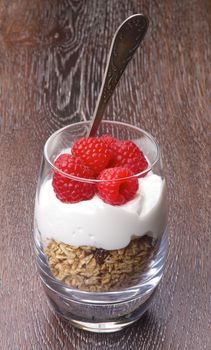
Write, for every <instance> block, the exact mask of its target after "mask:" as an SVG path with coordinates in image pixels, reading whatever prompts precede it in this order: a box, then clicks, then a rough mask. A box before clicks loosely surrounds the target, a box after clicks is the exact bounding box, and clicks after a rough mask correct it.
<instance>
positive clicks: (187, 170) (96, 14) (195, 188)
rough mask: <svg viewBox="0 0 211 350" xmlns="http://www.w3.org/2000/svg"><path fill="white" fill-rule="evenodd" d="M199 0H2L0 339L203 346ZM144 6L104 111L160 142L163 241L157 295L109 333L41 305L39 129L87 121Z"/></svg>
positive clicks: (205, 9)
mask: <svg viewBox="0 0 211 350" xmlns="http://www.w3.org/2000/svg"><path fill="white" fill-rule="evenodd" d="M210 5H211V3H210V2H209V1H205V0H183V1H182V0H154V1H153V0H124V1H123V0H121V1H118V0H117V1H112V0H107V1H104V0H98V1H97V0H88V1H85V0H81V1H77V0H75V1H70V0H58V1H56V0H55V1H51V0H48V1H47V0H30V1H29V0H11V1H9V0H8V1H7V0H0V130H1V136H0V219H1V221H0V222H1V230H0V235H1V238H0V349H3V350H10V349H12V350H13V349H14V350H20V349H21V350H22V349H35V350H39V349H48V350H51V349H52V350H57V349H68V350H72V349H77V350H83V349H92V350H94V349H102V350H106V349H124V350H129V349H131V350H132V349H134V350H139V349H144V350H148V349H149V350H158V349H165V350H167V349H168V350H170V349H173V350H174V349H182V350H184V349H188V350H201V349H210V348H211V345H210V344H211V339H210V335H211V332H210V330H211V328H210V326H211V325H210V319H209V311H210V305H209V293H210V289H209V282H208V281H210V280H211V274H210V265H211V254H210V246H211V241H210V225H209V214H210V208H209V205H208V204H209V203H208V191H209V181H208V173H209V171H208V170H209V169H208V152H209V143H208V129H209V128H210V123H209V118H210V111H208V90H209V86H208V78H209V73H210V62H211V57H210V51H211V46H210V37H211V32H210V28H209V24H210V23H211V18H210V14H211V6H210ZM137 12H143V13H144V14H146V15H148V16H149V19H150V27H149V31H148V34H147V37H146V39H145V41H144V42H143V44H142V48H141V49H139V50H138V52H137V54H136V56H135V58H134V59H133V61H132V62H131V64H130V66H129V67H128V69H127V72H126V74H125V75H124V77H123V79H122V80H121V82H120V85H119V87H118V90H117V91H116V93H115V95H114V96H113V98H112V101H111V103H110V106H109V108H108V109H107V112H106V118H110V119H115V120H122V121H127V122H130V123H133V124H136V125H137V126H141V127H142V128H144V129H146V130H147V131H149V132H151V133H152V134H153V135H154V136H155V137H156V138H157V139H158V140H159V142H160V144H161V147H162V149H163V155H164V165H165V174H166V178H167V183H168V191H169V192H168V194H169V237H170V247H169V255H168V260H167V265H166V270H165V274H164V278H163V280H162V282H161V284H160V287H159V289H158V293H157V295H156V298H155V300H154V303H153V305H152V307H151V308H150V310H149V311H148V312H147V313H146V314H145V316H144V317H143V318H142V319H141V320H140V321H138V322H137V323H136V324H134V325H133V326H131V327H129V328H127V329H126V330H124V331H122V332H120V333H115V334H112V335H102V334H91V333H87V332H84V331H81V330H77V329H74V328H72V327H71V326H70V325H69V324H68V322H65V321H63V320H62V319H60V318H59V317H57V316H55V315H54V314H53V313H52V312H51V310H50V309H49V306H48V304H47V299H46V297H45V295H44V292H43V290H42V287H41V284H40V281H39V279H38V274H37V271H36V266H35V255H34V252H33V239H32V230H33V207H34V195H35V189H36V181H37V177H38V171H39V164H40V160H41V156H42V149H43V145H44V142H45V140H46V138H47V137H48V136H49V135H50V134H51V133H52V132H53V131H55V130H56V129H58V128H60V127H62V126H64V125H67V124H69V123H72V122H75V121H79V120H84V119H89V118H90V116H91V115H92V112H93V109H94V105H95V102H96V98H97V94H98V92H99V88H100V83H101V80H102V75H103V71H104V68H105V63H106V57H107V53H108V49H109V46H110V43H111V38H112V35H113V34H114V31H115V29H116V28H117V26H118V25H119V24H120V23H121V22H122V21H123V20H124V19H125V18H126V17H127V16H128V15H131V14H133V13H137Z"/></svg>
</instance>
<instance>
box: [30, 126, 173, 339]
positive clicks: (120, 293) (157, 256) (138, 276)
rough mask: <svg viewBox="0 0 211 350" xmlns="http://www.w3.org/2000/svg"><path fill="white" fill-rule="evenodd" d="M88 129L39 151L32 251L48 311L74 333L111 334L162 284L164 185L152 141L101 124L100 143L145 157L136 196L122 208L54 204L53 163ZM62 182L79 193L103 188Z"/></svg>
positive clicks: (72, 129) (93, 202)
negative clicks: (124, 144) (131, 146)
mask: <svg viewBox="0 0 211 350" xmlns="http://www.w3.org/2000/svg"><path fill="white" fill-rule="evenodd" d="M89 126H90V123H89V122H81V123H77V124H72V125H69V126H67V127H65V128H63V129H60V130H58V131H57V132H55V133H54V134H53V135H51V136H50V138H49V139H48V140H47V142H46V144H45V147H44V157H43V161H42V166H41V170H40V175H39V181H38V185H37V192H36V203H35V216H34V238H35V250H36V254H37V265H38V270H39V274H40V277H41V280H42V283H43V286H44V289H45V292H46V294H47V296H48V298H49V300H50V303H51V305H52V306H53V309H54V310H55V311H56V312H57V313H58V314H60V315H61V316H63V317H64V318H66V319H68V320H70V322H71V323H72V324H73V325H75V326H76V327H79V328H82V329H85V330H89V331H93V332H114V331H118V330H120V329H122V328H124V327H125V326H127V325H130V324H131V323H133V322H135V321H136V320H138V319H139V318H140V317H141V316H142V315H143V313H144V312H145V311H146V310H147V308H148V307H149V305H150V303H151V301H152V299H153V296H154V292H155V290H156V287H157V286H158V284H159V282H160V279H161V277H162V274H163V268H164V263H165V257H166V253H167V245H168V244H167V203H166V185H165V179H164V175H163V169H162V161H161V155H160V149H159V146H158V144H157V142H156V141H155V139H154V138H153V137H152V136H151V135H150V134H148V133H147V132H145V131H143V130H142V129H139V128H137V127H135V126H132V125H129V124H125V123H120V122H114V121H103V122H102V123H101V126H100V128H99V131H98V136H100V135H103V134H109V135H111V136H114V137H116V138H118V139H122V140H132V141H133V142H134V143H135V144H136V145H137V146H138V147H139V148H140V149H141V150H142V152H143V153H144V155H145V157H146V158H147V160H148V163H149V166H148V168H147V170H145V171H144V172H142V173H140V174H137V175H134V176H132V178H138V181H139V189H140V194H137V195H136V197H135V198H134V199H132V200H131V201H129V202H128V203H126V204H123V205H121V206H112V205H109V204H105V203H104V202H103V201H102V200H101V199H99V197H98V198H97V197H96V195H95V196H94V197H93V198H92V199H90V200H85V201H82V202H79V203H76V204H67V203H62V202H60V200H59V199H57V198H56V195H55V193H54V191H53V187H52V178H53V175H54V173H55V171H57V172H60V173H61V171H60V170H58V169H57V168H55V166H54V165H53V163H54V161H55V159H56V158H57V157H58V155H60V154H61V153H64V152H67V151H68V152H70V149H71V145H72V144H73V143H74V142H75V141H76V140H77V139H79V138H80V137H84V136H86V135H87V131H88V130H89ZM63 176H64V177H67V178H69V179H70V180H71V181H77V183H78V185H79V186H81V188H82V186H84V184H85V185H88V186H90V187H92V186H93V187H96V186H97V184H99V182H101V183H102V182H103V181H102V180H101V181H100V180H93V179H91V180H89V179H81V178H76V177H74V176H71V175H67V174H65V173H63ZM117 181H118V180H117ZM104 182H105V180H104ZM87 242H88V243H89V244H87ZM90 242H93V243H91V244H90ZM101 244H102V246H101Z"/></svg>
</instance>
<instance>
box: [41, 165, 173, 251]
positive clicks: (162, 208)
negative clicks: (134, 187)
mask: <svg viewBox="0 0 211 350" xmlns="http://www.w3.org/2000/svg"><path fill="white" fill-rule="evenodd" d="M138 181H139V190H138V192H137V194H136V197H135V198H134V199H133V200H131V201H129V202H127V203H126V204H123V205H121V206H112V205H110V204H107V203H104V202H103V201H102V199H100V198H99V197H98V196H97V195H95V196H94V197H93V198H92V199H91V200H87V201H82V202H79V203H73V204H67V203H62V202H61V201H60V200H59V199H57V197H56V195H55V193H54V190H53V187H52V180H47V181H46V182H45V183H44V184H43V185H42V186H41V189H40V194H39V198H38V200H37V201H36V207H35V217H36V220H37V226H38V230H39V232H40V234H41V236H42V240H43V242H45V241H46V240H47V239H55V240H58V241H62V242H64V243H66V244H70V245H73V246H84V245H88V246H94V247H97V248H103V249H108V250H114V249H121V248H124V247H126V246H127V245H128V244H129V243H130V241H131V239H133V238H134V237H141V236H144V235H145V234H148V235H150V236H152V237H154V238H157V237H158V236H160V235H162V233H163V231H164V230H165V227H166V185H165V180H163V179H162V178H161V177H160V176H158V175H156V174H154V173H153V172H152V171H150V172H149V173H148V174H147V175H146V176H145V177H144V178H140V179H139V180H138Z"/></svg>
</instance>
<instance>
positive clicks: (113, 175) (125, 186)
mask: <svg viewBox="0 0 211 350" xmlns="http://www.w3.org/2000/svg"><path fill="white" fill-rule="evenodd" d="M132 175H133V172H132V171H131V170H130V169H127V168H123V167H119V168H109V169H104V170H103V171H102V172H101V173H100V175H99V176H98V180H113V179H116V180H117V179H122V178H125V177H128V176H132ZM97 189H98V195H99V197H100V198H101V199H102V200H103V201H104V202H106V203H108V204H112V205H121V204H124V203H126V202H128V201H129V200H131V199H133V198H134V197H135V194H136V192H137V190H138V179H137V178H131V179H123V180H119V181H108V182H99V183H98V185H97Z"/></svg>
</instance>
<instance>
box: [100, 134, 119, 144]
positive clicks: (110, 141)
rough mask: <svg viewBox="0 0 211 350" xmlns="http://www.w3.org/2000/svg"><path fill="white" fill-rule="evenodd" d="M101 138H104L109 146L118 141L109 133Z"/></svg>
mask: <svg viewBox="0 0 211 350" xmlns="http://www.w3.org/2000/svg"><path fill="white" fill-rule="evenodd" d="M100 139H101V140H103V141H104V142H105V143H106V144H107V145H108V146H110V145H112V144H113V143H116V141H117V140H116V139H115V138H114V137H112V136H110V135H107V134H105V135H102V136H101V137H100Z"/></svg>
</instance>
